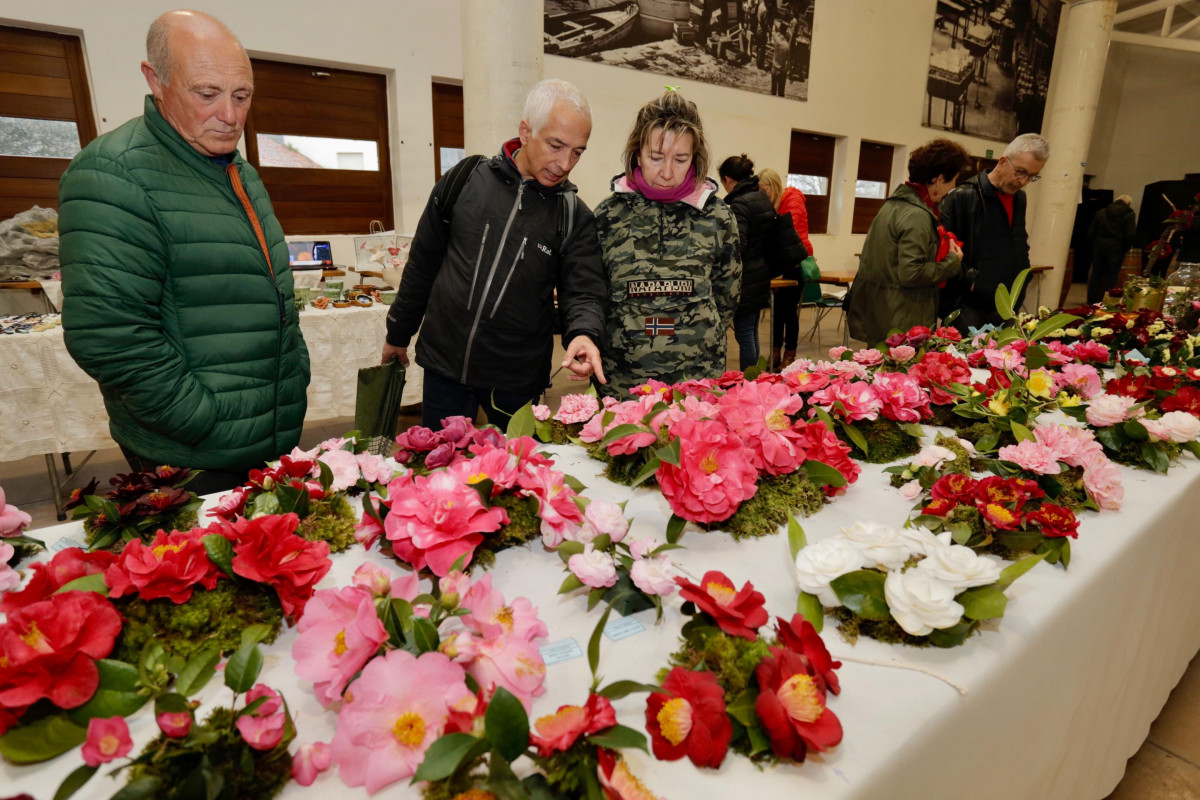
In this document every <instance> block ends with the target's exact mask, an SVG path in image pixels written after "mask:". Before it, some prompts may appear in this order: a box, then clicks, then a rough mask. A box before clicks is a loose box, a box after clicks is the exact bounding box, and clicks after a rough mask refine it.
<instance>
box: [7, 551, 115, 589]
mask: <svg viewBox="0 0 1200 800" xmlns="http://www.w3.org/2000/svg"><path fill="white" fill-rule="evenodd" d="M5 541H11V540H8V539H6V540H5ZM63 592H95V593H96V594H99V595H103V596H104V597H108V585H107V584H106V583H105V582H104V573H103V572H93V573H92V574H91V575H84V576H83V577H82V578H76V579H75V580H73V581H68V582H67V583H64V584H63V585H62V586H60V587H58V591H56V592H55V594H62V593H63Z"/></svg>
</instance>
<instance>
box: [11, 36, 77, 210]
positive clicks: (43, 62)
mask: <svg viewBox="0 0 1200 800" xmlns="http://www.w3.org/2000/svg"><path fill="white" fill-rule="evenodd" d="M0 65H2V66H0V219H8V218H9V217H12V216H13V215H15V214H18V213H20V212H22V211H26V210H28V209H30V208H32V207H33V206H35V205H37V206H41V207H43V208H58V179H59V178H61V177H62V174H63V172H64V171H65V170H66V168H67V164H69V163H70V161H71V158H72V157H73V156H74V155H75V154H76V153H78V152H79V150H80V149H81V148H82V147H83V146H84V145H86V144H87V143H88V142H90V141H91V140H92V139H95V138H96V121H95V117H93V115H92V100H91V95H90V94H89V92H88V86H87V79H86V78H85V76H84V70H83V50H82V48H81V47H80V44H79V38H78V37H75V36H67V35H64V34H58V33H45V32H42V31H31V30H26V29H24V28H9V27H5V26H3V25H0Z"/></svg>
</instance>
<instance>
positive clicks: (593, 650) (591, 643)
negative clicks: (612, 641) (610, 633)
mask: <svg viewBox="0 0 1200 800" xmlns="http://www.w3.org/2000/svg"><path fill="white" fill-rule="evenodd" d="M611 613H612V606H609V607H608V608H606V609H604V613H603V614H601V615H600V621H599V622H598V623H596V628H595V630H593V631H592V636H591V638H590V639H588V648H587V656H588V667H589V668H590V669H591V670H592V678H593V679H595V677H596V667H598V666H599V665H600V635H601V634H602V633H604V626H605V625H607V624H608V615H609V614H611Z"/></svg>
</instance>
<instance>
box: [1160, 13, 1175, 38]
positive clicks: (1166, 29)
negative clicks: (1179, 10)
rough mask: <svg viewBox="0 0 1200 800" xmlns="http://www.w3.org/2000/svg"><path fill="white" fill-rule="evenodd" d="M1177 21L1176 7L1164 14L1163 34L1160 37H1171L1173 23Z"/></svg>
mask: <svg viewBox="0 0 1200 800" xmlns="http://www.w3.org/2000/svg"><path fill="white" fill-rule="evenodd" d="M1174 19H1175V6H1171V7H1170V8H1168V9H1167V13H1165V14H1163V24H1162V33H1160V34H1159V36H1170V35H1171V22H1172V20H1174Z"/></svg>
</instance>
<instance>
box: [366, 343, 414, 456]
mask: <svg viewBox="0 0 1200 800" xmlns="http://www.w3.org/2000/svg"><path fill="white" fill-rule="evenodd" d="M403 396H404V365H403V364H401V363H400V362H399V360H396V359H393V360H391V361H389V362H388V363H386V364H380V365H379V366H377V367H364V368H362V369H360V370H359V371H358V394H357V396H356V397H355V399H354V427H355V429H356V430H358V431H360V432H361V433H362V435H363V438H365V439H367V440H368V444H367V449H368V450H370V452H372V453H375V454H376V455H381V456H389V455H391V454H392V445H393V444H395V437H396V418H397V416H399V414H400V405H401V399H402V398H403Z"/></svg>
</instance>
